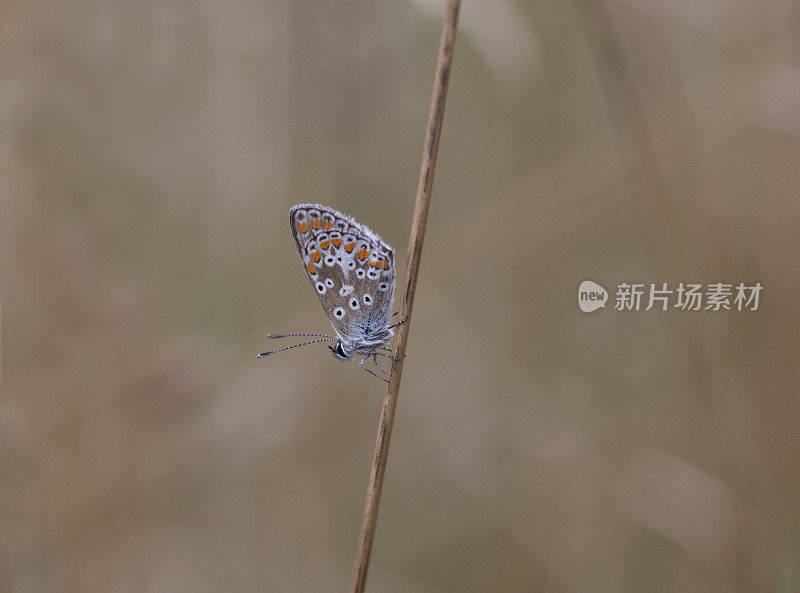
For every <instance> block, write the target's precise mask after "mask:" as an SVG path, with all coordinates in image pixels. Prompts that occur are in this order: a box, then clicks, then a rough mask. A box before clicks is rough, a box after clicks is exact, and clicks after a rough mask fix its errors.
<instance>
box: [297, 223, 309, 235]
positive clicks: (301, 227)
mask: <svg viewBox="0 0 800 593" xmlns="http://www.w3.org/2000/svg"><path fill="white" fill-rule="evenodd" d="M307 230H308V225H307V224H306V223H305V222H298V223H297V232H299V233H300V234H303V233H305V232H306V231H307Z"/></svg>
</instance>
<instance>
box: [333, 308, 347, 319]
mask: <svg viewBox="0 0 800 593" xmlns="http://www.w3.org/2000/svg"><path fill="white" fill-rule="evenodd" d="M333 316H334V317H336V319H341V318H342V317H344V309H342V308H341V307H336V308H335V309H334V310H333Z"/></svg>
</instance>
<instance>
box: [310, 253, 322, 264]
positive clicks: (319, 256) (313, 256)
mask: <svg viewBox="0 0 800 593" xmlns="http://www.w3.org/2000/svg"><path fill="white" fill-rule="evenodd" d="M321 258H322V255H321V254H320V252H319V251H312V252H311V259H313V260H314V261H315V262H317V263H319V260H320V259H321Z"/></svg>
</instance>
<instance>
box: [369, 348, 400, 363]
mask: <svg viewBox="0 0 800 593" xmlns="http://www.w3.org/2000/svg"><path fill="white" fill-rule="evenodd" d="M389 352H391V350H389ZM373 356H385V357H386V358H391V359H392V360H393V361H395V362H397V357H396V356H392V355H391V354H384V353H383V352H375V354H373ZM375 364H378V363H377V362H376V363H375Z"/></svg>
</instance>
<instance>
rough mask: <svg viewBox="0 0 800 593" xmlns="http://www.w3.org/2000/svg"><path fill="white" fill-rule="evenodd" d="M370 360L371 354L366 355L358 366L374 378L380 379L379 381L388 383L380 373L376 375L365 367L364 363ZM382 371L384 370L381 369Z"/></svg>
mask: <svg viewBox="0 0 800 593" xmlns="http://www.w3.org/2000/svg"><path fill="white" fill-rule="evenodd" d="M368 358H369V354H367V355H366V356H365V357H364V358H362V359H361V362H360V363H359V364H358V366H360V367H361V368H362V369H364V370H365V371H367V372H368V373H369V374H370V375H372V376H374V377H378V379H380V380H381V381H384V382H386V383H388V382H389V381H387V380H386V379H384V378H383V377H381V376H380V375H379V374H378V373H376V372H374V371H371V370H369V369H368V368H367V367H365V366H364V362H365V361H366V360H367V359H368ZM381 370H383V369H381Z"/></svg>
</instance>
